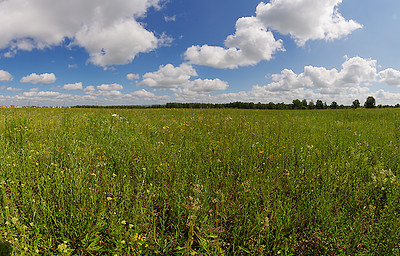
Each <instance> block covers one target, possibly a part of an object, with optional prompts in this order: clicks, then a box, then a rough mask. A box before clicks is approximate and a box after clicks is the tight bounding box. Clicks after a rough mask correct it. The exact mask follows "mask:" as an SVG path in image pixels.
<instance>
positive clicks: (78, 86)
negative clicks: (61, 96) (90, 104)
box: [62, 82, 83, 91]
mask: <svg viewBox="0 0 400 256" xmlns="http://www.w3.org/2000/svg"><path fill="white" fill-rule="evenodd" d="M62 89H63V90H66V91H74V90H82V89H83V87H82V82H79V83H74V84H66V85H64V86H63V87H62Z"/></svg>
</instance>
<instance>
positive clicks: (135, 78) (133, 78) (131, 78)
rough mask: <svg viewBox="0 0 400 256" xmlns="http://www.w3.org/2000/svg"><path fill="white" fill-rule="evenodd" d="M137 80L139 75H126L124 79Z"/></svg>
mask: <svg viewBox="0 0 400 256" xmlns="http://www.w3.org/2000/svg"><path fill="white" fill-rule="evenodd" d="M139 78H140V76H139V74H127V75H126V79H128V80H137V79H139Z"/></svg>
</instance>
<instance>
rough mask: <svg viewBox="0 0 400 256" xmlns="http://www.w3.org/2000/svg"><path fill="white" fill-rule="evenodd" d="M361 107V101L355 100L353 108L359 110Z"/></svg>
mask: <svg viewBox="0 0 400 256" xmlns="http://www.w3.org/2000/svg"><path fill="white" fill-rule="evenodd" d="M360 106H361V105H360V101H359V100H354V101H353V105H351V107H352V108H359V107H360Z"/></svg>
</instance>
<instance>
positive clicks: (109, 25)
mask: <svg viewBox="0 0 400 256" xmlns="http://www.w3.org/2000/svg"><path fill="white" fill-rule="evenodd" d="M161 1H162V0H115V1H112V2H110V1H108V0H87V1H81V0H71V1H53V0H31V1H26V0H3V1H0V23H1V24H7V26H1V27H0V49H5V48H8V49H9V52H8V53H7V55H8V56H9V57H11V56H12V55H13V54H15V52H16V51H17V50H27V51H30V50H32V49H35V48H37V49H43V48H46V47H51V46H56V45H60V44H61V43H63V42H64V40H65V38H69V39H70V40H71V41H72V42H73V43H72V44H73V45H78V46H81V47H84V48H85V49H86V50H87V51H88V53H89V55H90V59H89V61H90V62H92V63H93V64H95V65H100V66H107V65H114V64H126V63H129V62H130V61H132V60H133V59H134V57H135V56H136V55H137V54H138V53H140V52H148V51H151V50H153V49H155V48H157V47H159V46H160V44H162V43H163V42H164V39H165V38H157V37H156V36H155V35H154V34H153V33H152V32H150V31H148V30H146V29H145V28H144V27H143V25H142V24H140V23H139V22H137V20H136V19H137V18H139V17H144V15H145V14H146V11H147V10H148V9H149V8H150V7H155V8H158V7H159V6H158V5H159V3H160V2H161Z"/></svg>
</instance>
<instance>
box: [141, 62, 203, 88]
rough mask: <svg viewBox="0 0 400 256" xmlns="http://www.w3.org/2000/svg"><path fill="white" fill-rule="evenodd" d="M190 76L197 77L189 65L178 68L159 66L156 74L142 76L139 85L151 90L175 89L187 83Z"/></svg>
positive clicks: (169, 65)
mask: <svg viewBox="0 0 400 256" xmlns="http://www.w3.org/2000/svg"><path fill="white" fill-rule="evenodd" d="M192 76H197V72H196V70H194V69H193V67H192V66H191V65H188V64H185V63H183V64H181V65H180V66H179V67H174V66H173V65H171V64H167V65H165V66H160V68H159V69H158V71H156V72H149V73H146V74H144V75H143V80H142V81H141V82H140V83H139V85H141V86H147V87H152V88H176V87H178V86H181V85H183V84H184V83H186V82H188V81H189V79H190V77H192Z"/></svg>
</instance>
